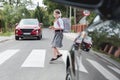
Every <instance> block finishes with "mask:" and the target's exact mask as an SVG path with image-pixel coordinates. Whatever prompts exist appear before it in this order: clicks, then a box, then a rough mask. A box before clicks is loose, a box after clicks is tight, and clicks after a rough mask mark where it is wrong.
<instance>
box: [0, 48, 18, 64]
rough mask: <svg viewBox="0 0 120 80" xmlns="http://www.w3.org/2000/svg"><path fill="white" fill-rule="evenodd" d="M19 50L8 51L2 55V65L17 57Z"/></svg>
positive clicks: (0, 61)
mask: <svg viewBox="0 0 120 80" xmlns="http://www.w3.org/2000/svg"><path fill="white" fill-rule="evenodd" d="M18 51H19V50H18V49H16V50H12V49H11V50H6V51H4V52H2V53H0V65H1V64H3V63H4V62H5V61H6V60H8V59H10V58H11V57H12V56H13V55H15V54H16V53H17V52H18Z"/></svg>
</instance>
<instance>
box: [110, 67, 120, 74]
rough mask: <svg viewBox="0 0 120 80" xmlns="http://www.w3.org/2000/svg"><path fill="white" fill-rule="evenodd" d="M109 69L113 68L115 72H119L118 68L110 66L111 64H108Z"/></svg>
mask: <svg viewBox="0 0 120 80" xmlns="http://www.w3.org/2000/svg"><path fill="white" fill-rule="evenodd" d="M108 67H109V68H110V69H112V70H114V71H115V72H117V73H118V74H120V70H119V69H118V68H116V67H112V66H108Z"/></svg>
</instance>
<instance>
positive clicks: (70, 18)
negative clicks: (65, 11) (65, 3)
mask: <svg viewBox="0 0 120 80" xmlns="http://www.w3.org/2000/svg"><path fill="white" fill-rule="evenodd" d="M71 16H72V8H71V6H70V16H69V17H70V26H71Z"/></svg>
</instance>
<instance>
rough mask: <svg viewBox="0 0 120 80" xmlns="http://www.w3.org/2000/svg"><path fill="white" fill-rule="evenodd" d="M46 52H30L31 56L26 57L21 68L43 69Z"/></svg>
mask: <svg viewBox="0 0 120 80" xmlns="http://www.w3.org/2000/svg"><path fill="white" fill-rule="evenodd" d="M45 55H46V50H44V49H40V50H39V49H38V50H37V49H35V50H32V52H31V54H30V55H29V56H28V57H27V59H26V60H25V62H24V63H23V64H22V67H42V68H43V67H44V61H45Z"/></svg>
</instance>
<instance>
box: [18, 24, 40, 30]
mask: <svg viewBox="0 0 120 80" xmlns="http://www.w3.org/2000/svg"><path fill="white" fill-rule="evenodd" d="M17 28H19V29H35V28H39V27H38V25H22V26H17V27H16V29H17Z"/></svg>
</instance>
